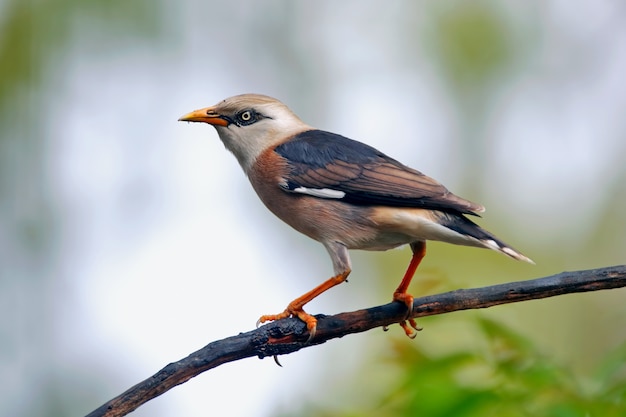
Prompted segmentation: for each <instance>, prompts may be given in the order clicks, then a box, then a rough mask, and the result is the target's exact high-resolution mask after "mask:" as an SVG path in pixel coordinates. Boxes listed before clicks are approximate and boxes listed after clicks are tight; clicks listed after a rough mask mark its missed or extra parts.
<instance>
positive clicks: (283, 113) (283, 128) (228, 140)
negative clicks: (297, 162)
mask: <svg viewBox="0 0 626 417" xmlns="http://www.w3.org/2000/svg"><path fill="white" fill-rule="evenodd" d="M178 120H179V121H184V122H204V123H208V124H210V125H213V127H215V129H216V130H217V133H218V134H219V136H220V139H221V140H222V142H224V146H226V148H227V149H228V150H230V151H231V152H232V153H233V154H234V155H235V157H236V158H237V160H238V161H239V163H240V164H241V166H242V167H243V169H244V171H246V172H248V170H249V169H250V167H251V166H252V164H253V163H254V161H255V160H256V158H257V157H258V156H259V155H260V154H261V152H263V151H264V150H266V149H268V148H269V147H272V146H276V145H278V144H280V143H282V142H284V141H285V140H287V139H288V138H290V137H291V136H293V135H295V134H297V133H300V132H303V131H305V130H310V129H312V128H311V127H310V126H308V125H307V124H305V123H304V122H303V121H302V120H300V119H299V118H298V116H296V115H295V114H294V113H293V112H292V111H291V110H290V109H289V108H288V107H287V106H285V105H284V104H283V103H281V102H280V101H278V100H276V99H274V98H271V97H268V96H263V95H259V94H242V95H239V96H234V97H230V98H227V99H226V100H223V101H221V102H220V103H218V104H216V105H215V106H212V107H206V108H203V109H199V110H195V111H192V112H191V113H188V114H186V115H184V116H182V117H181V118H180V119H178Z"/></svg>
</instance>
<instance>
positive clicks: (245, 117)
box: [241, 110, 252, 122]
mask: <svg viewBox="0 0 626 417" xmlns="http://www.w3.org/2000/svg"><path fill="white" fill-rule="evenodd" d="M250 119H252V114H251V113H250V112H249V111H247V110H246V111H245V112H243V113H241V120H243V121H244V122H247V121H249V120H250Z"/></svg>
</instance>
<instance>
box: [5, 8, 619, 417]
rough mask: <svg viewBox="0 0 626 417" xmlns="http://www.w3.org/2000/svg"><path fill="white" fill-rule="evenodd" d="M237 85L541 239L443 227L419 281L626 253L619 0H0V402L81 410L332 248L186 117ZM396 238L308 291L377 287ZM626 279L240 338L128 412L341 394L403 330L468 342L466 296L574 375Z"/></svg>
mask: <svg viewBox="0 0 626 417" xmlns="http://www.w3.org/2000/svg"><path fill="white" fill-rule="evenodd" d="M246 92H255V93H263V94H268V95H271V96H274V97H277V98H279V99H280V100H282V101H283V102H285V103H287V104H288V105H289V106H290V107H291V108H292V109H293V110H294V111H295V112H296V113H297V114H299V115H300V117H301V118H302V119H303V120H305V121H306V122H308V123H309V124H312V125H313V126H316V127H319V128H322V129H325V130H330V131H333V132H337V133H341V134H343V135H345V136H348V137H352V138H355V139H358V140H361V141H363V142H366V143H368V144H370V145H373V146H375V147H377V148H379V149H381V150H382V151H384V152H385V153H387V154H389V155H390V156H392V157H395V158H397V159H400V160H402V161H403V162H405V163H406V164H408V165H411V166H413V167H415V168H417V169H419V170H421V171H423V172H425V173H427V174H428V175H431V176H433V177H435V178H437V179H438V180H439V181H441V182H443V183H444V184H446V186H448V188H450V189H451V190H452V191H453V192H455V193H456V194H459V195H461V196H464V197H466V198H468V199H470V200H474V201H478V202H480V203H482V204H484V205H485V206H487V212H486V213H485V216H484V218H483V219H481V220H480V223H481V224H482V225H484V226H485V227H487V228H488V229H490V230H491V231H493V232H495V233H496V234H497V235H498V236H500V237H501V238H502V239H503V240H505V241H507V242H509V243H510V244H512V245H513V246H515V247H516V248H518V249H520V250H521V251H523V252H524V253H525V254H527V255H528V256H529V257H531V258H533V259H534V260H535V261H536V263H537V266H534V267H533V266H530V265H524V264H521V263H517V262H513V261H511V260H508V259H506V258H505V257H503V256H500V255H498V254H495V253H491V252H489V251H481V250H477V249H472V248H456V247H449V246H447V245H441V244H431V245H430V246H429V255H428V256H427V258H426V261H425V262H424V264H423V267H422V268H421V269H420V270H419V271H418V275H417V277H416V279H415V282H414V285H413V286H412V290H413V293H415V294H424V293H433V292H437V291H444V290H449V289H454V288H460V287H471V286H479V285H489V284H496V283H500V282H504V281H510V280H520V279H530V278H535V277H540V276H545V275H550V274H553V273H557V272H560V271H562V270H576V269H588V268H596V267H602V266H609V265H615V264H621V263H624V262H625V261H626V221H625V219H626V214H625V213H626V185H625V182H626V112H625V110H626V5H625V4H624V3H623V2H621V1H618V0H615V1H590V0H585V1H580V2H576V4H575V5H573V4H572V3H571V2H568V1H543V0H533V1H525V2H513V1H507V2H502V1H495V0H494V1H487V0H483V1H474V2H466V1H462V0H458V1H453V0H438V1H417V2H416V1H395V2H387V3H385V4H381V2H379V1H378V2H373V1H343V2H332V1H317V2H309V3H305V2H293V1H262V2H259V1H237V2H235V1H198V0H183V1H177V2H164V1H154V0H150V1H148V0H135V1H110V0H108V1H102V0H99V1H89V2H85V1H79V0H65V1H61V0H47V1H44V0H41V1H34V0H28V1H25V0H1V1H0V369H2V371H1V372H0V384H1V387H2V388H1V389H0V415H2V416H16V417H21V416H37V415H46V416H69V415H84V414H86V413H88V412H90V411H91V410H93V409H95V408H96V407H98V406H99V405H100V404H102V403H104V402H105V401H107V400H109V399H110V398H112V397H114V396H116V395H118V394H120V393H121V392H122V391H124V390H126V389H127V388H129V387H130V386H132V385H134V384H135V383H137V382H139V381H140V380H143V379H145V378H147V377H149V376H150V375H152V374H153V373H155V372H156V371H158V370H159V369H160V368H162V367H163V366H165V365H166V364H167V363H169V362H172V361H175V360H178V359H180V358H182V357H184V356H186V355H187V354H189V353H191V352H192V351H195V350H197V349H199V348H200V347H202V346H204V345H205V344H207V343H209V342H211V341H214V340H217V339H221V338H224V337H227V336H230V335H234V334H237V333H238V332H241V331H248V330H251V329H252V328H253V327H254V323H255V321H256V319H257V318H258V316H259V315H261V314H266V313H276V312H278V311H280V310H282V309H283V308H284V307H285V306H286V304H287V303H288V302H289V301H290V300H291V299H293V298H295V297H296V296H298V295H300V294H302V293H304V292H305V291H307V290H309V289H310V288H312V287H313V286H314V285H316V284H317V283H320V282H321V281H322V280H324V279H326V278H327V277H328V276H329V275H330V274H331V272H332V269H331V265H330V261H329V259H328V258H327V255H326V253H325V251H324V249H323V248H322V246H321V245H319V244H317V243H316V242H312V241H309V240H308V239H307V238H306V237H304V236H301V235H299V234H297V232H294V231H292V230H290V229H289V228H288V227H287V226H285V225H283V224H282V223H281V222H280V221H279V220H277V219H275V218H274V217H273V216H272V215H271V214H270V213H269V212H268V211H267V210H266V209H265V208H264V207H263V206H262V204H261V203H260V202H259V201H258V200H257V198H256V196H255V195H254V193H253V191H252V189H251V187H250V186H249V184H248V182H247V180H246V178H245V177H244V175H243V174H242V172H241V170H240V168H239V166H238V165H237V163H236V161H235V159H234V157H232V155H229V154H228V153H227V152H226V151H225V150H224V149H223V146H222V144H221V142H220V141H219V139H218V137H217V135H216V133H215V132H214V130H213V129H212V128H210V127H209V126H204V125H198V124H183V123H179V122H177V121H176V120H177V118H178V117H179V116H181V115H182V114H184V113H186V112H188V111H191V110H193V109H196V108H200V107H205V106H208V105H212V104H215V103H217V102H218V101H219V100H221V99H223V98H226V97H228V96H231V95H235V94H240V93H246ZM408 260H409V251H408V249H406V248H405V249H402V250H395V251H390V252H386V253H365V252H354V253H353V264H354V269H353V274H352V275H351V277H350V282H349V284H345V285H342V286H340V287H338V288H336V289H333V290H332V291H331V292H329V293H328V294H324V295H323V296H322V297H320V298H319V299H318V300H315V301H314V302H313V303H311V304H310V306H309V309H308V310H309V311H310V312H312V313H315V314H316V313H326V314H332V313H337V312H340V311H348V310H353V309H359V308H365V307H370V306H374V305H378V304H383V303H386V302H388V300H389V299H390V296H391V291H392V290H393V288H395V285H397V283H398V281H399V279H400V277H401V275H402V273H403V271H404V268H405V267H406V264H407V263H408ZM625 295H626V293H625V292H624V291H623V290H615V291H610V292H598V293H593V294H583V295H575V296H566V297H561V298H558V299H548V300H542V301H534V302H528V303H523V304H520V305H509V306H504V307H497V308H494V309H489V310H485V311H481V312H464V313H456V314H451V315H447V316H444V317H441V318H438V319H436V320H435V319H433V320H430V319H424V320H423V324H424V325H425V327H426V330H425V331H424V332H422V333H420V334H419V337H418V338H417V339H416V340H414V341H410V340H408V339H406V340H405V338H404V336H403V335H402V332H401V330H400V329H399V328H398V327H397V326H394V327H392V328H391V329H390V331H389V332H387V333H384V332H382V331H376V330H375V331H370V332H368V333H366V334H362V335H356V336H350V337H347V338H344V339H340V340H336V341H333V342H331V343H327V344H325V345H323V346H319V347H315V348H311V349H305V350H303V351H300V352H298V353H295V354H293V355H289V356H287V357H282V358H281V362H282V363H283V365H284V367H283V368H279V367H277V366H276V365H275V364H274V363H273V361H272V360H271V359H269V360H262V361H261V360H258V359H256V358H252V359H247V360H243V361H239V362H238V363H232V364H227V365H223V366H221V367H219V368H217V369H215V370H212V371H210V372H207V373H205V374H203V375H201V376H200V377H198V378H196V379H194V380H191V381H190V382H188V383H186V384H184V385H182V386H179V387H177V388H175V389H173V390H172V391H170V392H168V393H166V394H165V395H163V396H161V397H159V398H158V399H156V400H154V401H151V402H150V403H148V404H147V405H145V406H143V407H141V408H139V409H138V410H137V411H136V412H135V413H134V414H133V415H136V416H183V415H185V416H192V415H193V416H206V415H225V416H251V415H254V416H271V415H276V414H277V413H283V414H286V415H288V414H289V413H290V412H291V411H290V410H294V412H295V411H297V410H299V409H300V407H301V406H302V405H303V404H306V403H308V402H312V403H324V404H325V403H327V404H331V405H332V404H337V403H341V402H342V401H349V399H350V398H351V397H352V398H354V397H358V396H359V395H360V393H361V392H362V389H363V388H362V387H361V385H360V384H361V380H360V379H356V377H355V376H354V375H355V372H357V370H360V371H359V372H363V371H362V370H363V368H366V369H367V368H371V371H370V374H369V375H368V377H367V379H368V382H367V387H368V389H369V392H372V391H375V390H376V381H385V380H387V379H388V377H387V376H386V375H385V367H384V366H382V365H381V364H380V363H378V362H380V358H381V357H384V355H385V351H386V349H387V348H388V347H389V346H390V344H391V341H392V340H397V341H399V343H405V344H419V346H423V348H424V349H425V350H426V351H431V352H436V351H438V350H441V349H443V350H446V349H448V350H449V349H453V348H454V347H455V346H458V345H459V343H460V342H462V343H464V344H468V343H469V344H472V340H473V338H472V327H471V325H469V324H467V323H466V320H467V319H468V318H469V317H472V316H473V315H480V316H481V317H489V318H491V319H494V320H498V321H500V322H502V323H505V324H506V325H508V326H511V328H512V329H514V330H515V331H518V332H521V333H522V334H524V335H526V336H527V337H530V338H532V340H533V341H534V342H535V343H536V344H538V345H539V346H540V347H541V349H542V350H543V351H544V352H545V353H546V354H547V355H549V356H551V357H553V358H554V361H555V362H559V363H562V364H567V365H568V366H570V367H571V369H572V372H579V373H581V374H583V375H584V373H585V372H587V371H588V370H589V369H590V368H591V367H592V365H593V364H594V363H596V359H597V358H600V357H602V356H603V355H605V354H606V352H608V351H610V350H611V349H614V348H615V347H616V346H618V345H619V344H621V343H624V341H625V340H626V326H624V323H625V322H626V303H625V302H624V297H625ZM429 320H430V321H429ZM360 375H361V376H362V373H361V374H360ZM364 383H365V382H364ZM381 389H382V388H381Z"/></svg>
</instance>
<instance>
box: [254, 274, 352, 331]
mask: <svg viewBox="0 0 626 417" xmlns="http://www.w3.org/2000/svg"><path fill="white" fill-rule="evenodd" d="M349 274H350V270H347V271H344V272H342V273H340V274H338V275H335V276H334V277H332V278H329V279H328V280H326V281H324V282H323V283H322V284H320V285H318V286H317V287H315V288H313V289H312V290H311V291H309V292H307V293H306V294H303V295H301V296H300V297H298V298H296V299H295V300H293V301H292V302H290V303H289V305H288V306H287V308H286V309H285V311H283V312H282V313H279V314H268V315H264V316H261V318H259V320H258V321H257V324H258V323H265V322H267V321H274V320H280V319H284V318H287V317H298V318H299V319H300V320H302V321H303V322H305V323H306V328H307V329H308V330H309V338H308V340H307V343H308V342H309V341H311V339H313V337H315V331H316V329H317V319H316V318H315V317H313V316H312V315H310V314H309V313H307V312H305V311H304V310H303V309H302V307H304V305H305V304H306V303H308V302H309V301H311V300H312V299H314V298H315V297H317V296H318V295H320V294H321V293H323V292H324V291H326V290H328V289H330V288H332V287H334V286H335V285H339V284H341V283H342V282H344V281H345V280H346V278H348V275H349Z"/></svg>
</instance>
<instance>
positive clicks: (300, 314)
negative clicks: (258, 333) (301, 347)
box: [256, 306, 317, 343]
mask: <svg viewBox="0 0 626 417" xmlns="http://www.w3.org/2000/svg"><path fill="white" fill-rule="evenodd" d="M287 317H297V318H299V319H300V320H302V321H303V322H304V323H305V324H306V328H307V330H308V331H309V338H308V339H307V340H306V343H309V342H310V341H311V340H313V338H314V337H315V333H316V332H317V319H316V318H315V317H313V316H312V315H310V314H309V313H306V312H305V311H304V310H302V308H300V309H294V308H292V307H291V306H288V307H287V308H286V309H285V311H283V312H282V313H280V314H267V315H264V316H261V317H259V319H258V320H257V322H256V323H257V328H258V327H259V325H260V324H261V323H265V322H267V321H276V320H280V319H285V318H287Z"/></svg>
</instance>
